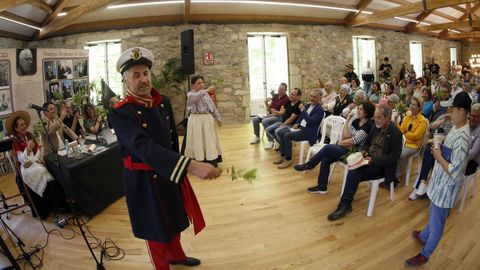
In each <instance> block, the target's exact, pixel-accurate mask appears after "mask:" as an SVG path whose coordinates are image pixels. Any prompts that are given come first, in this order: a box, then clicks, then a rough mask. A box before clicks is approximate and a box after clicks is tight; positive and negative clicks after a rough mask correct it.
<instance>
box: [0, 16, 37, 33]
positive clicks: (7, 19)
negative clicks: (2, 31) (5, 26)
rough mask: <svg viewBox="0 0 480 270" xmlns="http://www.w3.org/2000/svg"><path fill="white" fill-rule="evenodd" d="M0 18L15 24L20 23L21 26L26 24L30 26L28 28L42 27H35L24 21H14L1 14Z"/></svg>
mask: <svg viewBox="0 0 480 270" xmlns="http://www.w3.org/2000/svg"><path fill="white" fill-rule="evenodd" d="M0 19H4V20H6V21H9V22H13V23H16V24H20V25H23V26H26V27H30V28H33V29H37V30H42V28H40V27H36V26H33V25H30V24H26V23H22V22H19V21H15V20H12V19H9V18H5V17H3V16H0Z"/></svg>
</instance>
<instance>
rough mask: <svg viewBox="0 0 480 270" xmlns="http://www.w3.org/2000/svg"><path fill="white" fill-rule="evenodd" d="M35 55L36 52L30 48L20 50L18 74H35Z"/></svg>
mask: <svg viewBox="0 0 480 270" xmlns="http://www.w3.org/2000/svg"><path fill="white" fill-rule="evenodd" d="M34 57H35V54H34V53H33V52H32V50H30V49H23V50H20V51H19V52H18V60H17V61H18V65H17V74H18V75H19V76H24V75H33V74H35V73H36V72H37V67H36V66H35V63H36V61H35V59H34Z"/></svg>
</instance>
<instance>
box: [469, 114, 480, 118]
mask: <svg viewBox="0 0 480 270" xmlns="http://www.w3.org/2000/svg"><path fill="white" fill-rule="evenodd" d="M470 117H471V118H480V115H474V114H470Z"/></svg>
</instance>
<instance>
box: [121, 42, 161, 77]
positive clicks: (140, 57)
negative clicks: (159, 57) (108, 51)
mask: <svg viewBox="0 0 480 270" xmlns="http://www.w3.org/2000/svg"><path fill="white" fill-rule="evenodd" d="M153 60H154V57H153V53H152V52H151V51H149V50H147V49H145V48H142V47H133V48H130V49H128V50H126V51H124V52H123V53H122V55H121V56H120V58H118V61H117V71H118V72H120V73H121V74H123V73H124V72H125V70H127V69H129V68H131V67H133V66H136V65H146V66H147V67H148V68H149V69H150V68H152V64H153Z"/></svg>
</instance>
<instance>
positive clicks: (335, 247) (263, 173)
mask: <svg viewBox="0 0 480 270" xmlns="http://www.w3.org/2000/svg"><path fill="white" fill-rule="evenodd" d="M221 139H222V142H223V145H224V152H225V153H224V160H225V161H224V163H223V164H222V165H221V166H222V167H223V168H226V167H227V166H231V165H235V167H236V168H258V173H257V179H256V180H255V181H254V182H253V183H248V182H247V181H243V180H239V181H231V179H229V178H228V176H226V175H224V176H222V177H221V178H219V179H217V180H212V181H202V180H199V179H196V178H194V177H192V184H193V186H194V189H195V191H196V194H197V197H198V198H199V201H200V204H201V206H202V209H203V213H204V216H205V218H206V222H207V227H206V229H205V230H204V231H203V232H202V233H200V234H199V235H198V236H193V233H192V230H191V229H190V228H189V229H188V230H187V231H186V232H184V233H183V234H182V243H183V247H184V249H185V251H186V253H187V254H188V255H190V256H194V257H198V258H200V259H202V265H201V266H198V267H195V268H194V269H198V270H201V269H215V270H217V269H241V270H244V269H248V270H249V269H404V268H405V267H404V265H403V262H404V260H405V259H406V258H408V257H410V256H413V255H416V254H417V253H418V252H419V250H420V246H419V245H418V244H417V243H416V242H415V241H414V240H413V239H412V238H411V232H412V231H413V230H415V229H420V228H422V226H424V225H425V224H426V221H427V217H428V202H427V201H426V200H424V201H415V202H411V201H409V200H408V199H407V197H408V195H409V192H410V191H411V187H405V186H402V187H400V188H399V189H398V190H397V191H396V194H395V196H396V197H395V201H394V202H393V203H391V202H390V201H389V196H388V192H387V191H385V190H380V191H379V194H378V197H377V202H376V205H375V210H374V213H373V217H371V218H368V217H367V216H366V211H367V205H368V199H369V194H370V188H369V185H368V184H367V183H362V184H361V185H360V188H359V191H358V193H357V195H356V197H355V201H354V203H353V208H354V211H353V212H352V213H351V214H350V215H348V216H347V217H346V218H344V219H341V220H339V221H337V222H330V221H328V220H327V215H328V214H329V213H330V212H331V211H333V210H334V209H335V207H336V205H337V203H338V200H339V193H340V189H341V184H342V183H341V173H343V172H340V169H337V170H336V171H335V174H334V176H333V178H332V181H331V182H330V185H329V189H328V191H329V194H328V195H326V196H322V195H312V194H309V193H307V192H306V188H307V187H309V186H312V185H315V183H316V179H317V174H318V168H317V169H315V170H314V171H311V172H307V173H299V172H296V171H295V170H293V168H288V169H284V170H279V169H277V168H276V167H275V166H274V165H272V160H274V159H275V158H277V157H278V155H279V154H278V152H275V151H272V150H269V151H266V150H264V149H263V145H262V144H260V145H254V146H251V145H249V142H250V139H251V126H250V125H235V126H224V127H222V128H221ZM298 148H299V147H298V145H297V146H295V147H294V150H293V151H294V161H295V162H297V161H298V152H299V149H298ZM415 177H416V176H415V175H414V176H412V178H413V179H415ZM0 188H1V190H2V191H3V192H4V193H7V194H12V193H14V192H15V191H16V188H14V185H13V175H8V176H6V177H2V178H0ZM479 197H480V196H476V197H474V198H470V197H469V199H468V200H467V202H466V207H465V211H464V212H463V213H461V214H459V213H458V212H457V211H456V210H454V211H452V213H451V216H450V218H449V219H448V222H447V227H446V231H445V233H444V236H443V238H442V240H441V242H440V244H439V246H438V248H437V250H436V251H435V252H434V254H433V256H432V257H431V258H430V262H429V263H428V264H427V265H426V266H424V267H422V268H421V269H461V270H468V269H472V270H474V269H480V230H479V228H480V207H479V203H480V202H479V200H480V199H479ZM9 224H11V225H12V227H13V229H14V231H15V232H17V233H18V234H19V235H20V237H22V238H23V239H24V240H25V242H26V244H27V246H30V245H35V244H44V243H45V241H46V233H45V232H44V230H43V229H42V227H41V226H40V223H39V221H38V220H36V219H33V218H32V217H31V215H30V214H23V215H18V216H12V217H11V220H10V221H9ZM46 226H47V227H48V228H54V226H53V225H52V221H51V219H50V221H48V222H47V224H46ZM88 226H89V228H90V230H91V231H92V232H93V233H94V234H95V235H96V236H97V237H100V238H102V239H105V238H111V239H112V240H114V241H115V242H116V244H118V245H119V246H120V247H121V248H123V249H124V250H125V253H126V255H125V258H123V259H122V260H121V261H107V262H106V263H105V268H106V269H112V270H113V269H125V270H126V269H131V270H133V269H135V270H137V269H152V266H151V264H150V259H149V255H148V253H147V250H146V247H145V242H144V241H143V240H140V239H136V238H134V237H133V236H132V233H131V229H130V223H129V218H128V214H127V209H126V206H125V200H124V198H122V199H120V200H119V201H117V202H116V203H114V204H113V205H111V206H110V207H109V208H107V209H106V210H105V211H104V212H102V213H101V214H99V215H97V216H95V217H94V218H93V219H92V220H91V221H90V222H89V223H88ZM62 231H63V232H64V234H65V235H66V236H70V235H71V234H72V233H71V232H70V231H68V230H65V229H64V230H62ZM97 254H98V250H97ZM187 268H188V267H180V266H175V267H172V269H187ZM42 269H48V270H55V269H61V270H65V269H72V270H73V269H81V270H86V269H95V264H94V262H93V260H92V259H91V257H90V254H89V253H88V250H87V248H86V246H85V243H84V242H83V240H82V238H81V237H79V236H78V235H77V236H76V237H75V238H74V239H73V240H64V239H62V238H61V237H60V236H59V235H58V234H57V233H53V234H52V235H51V237H50V242H49V244H48V246H47V248H46V251H45V258H44V266H43V268H42Z"/></svg>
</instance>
